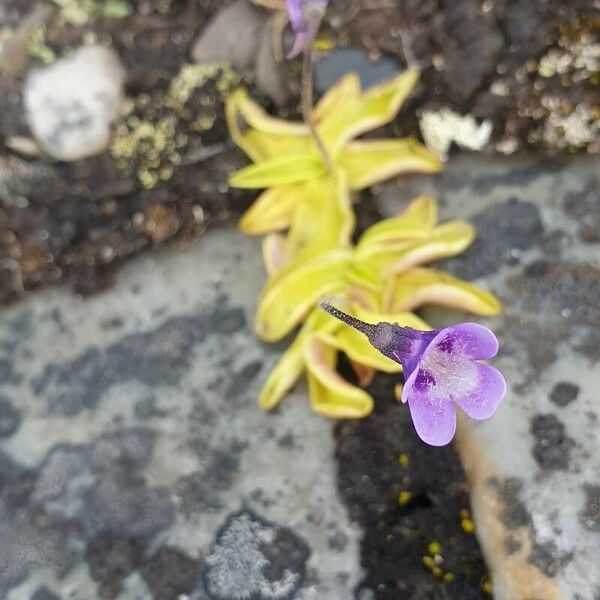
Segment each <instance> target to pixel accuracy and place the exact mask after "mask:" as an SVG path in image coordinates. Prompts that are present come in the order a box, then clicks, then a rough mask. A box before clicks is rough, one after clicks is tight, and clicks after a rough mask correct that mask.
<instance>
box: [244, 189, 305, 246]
mask: <svg viewBox="0 0 600 600" xmlns="http://www.w3.org/2000/svg"><path fill="white" fill-rule="evenodd" d="M303 192H304V190H303V184H290V185H280V186H277V187H272V188H269V189H268V190H265V191H264V192H263V193H262V194H261V195H260V196H259V197H258V198H257V199H256V201H255V202H254V204H253V205H252V206H251V207H250V208H249V209H248V210H247V211H246V212H245V213H244V214H243V215H242V218H241V219H240V229H241V230H242V231H243V232H244V233H245V234H246V235H264V234H266V233H270V232H273V231H281V230H282V229H287V228H288V227H289V226H290V223H291V222H292V217H293V214H294V208H295V207H296V206H297V203H298V201H299V199H301V198H302V197H303Z"/></svg>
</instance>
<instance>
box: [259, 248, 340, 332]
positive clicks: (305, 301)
mask: <svg viewBox="0 0 600 600" xmlns="http://www.w3.org/2000/svg"><path fill="white" fill-rule="evenodd" d="M350 260H351V253H350V252H349V251H343V250H335V251H332V252H329V253H327V254H321V255H317V256H311V257H310V258H307V259H306V260H302V261H299V260H296V261H292V262H290V263H289V264H287V265H286V266H284V267H283V268H281V269H279V270H278V271H277V272H276V273H275V274H274V275H273V277H272V278H271V280H270V281H269V282H268V283H267V285H266V286H265V288H264V289H263V291H262V293H261V297H260V300H259V305H258V310H257V312H256V317H255V330H256V333H257V335H258V336H259V337H260V338H261V339H263V340H265V341H268V342H275V341H277V340H280V339H281V338H283V337H284V336H285V335H287V334H288V333H289V332H290V331H291V330H292V329H293V328H294V327H295V326H296V325H298V323H299V322H300V321H301V320H302V319H303V317H304V316H305V315H306V314H307V313H308V311H309V310H310V309H311V308H312V307H313V306H314V305H315V304H316V302H317V301H318V300H319V298H321V296H324V295H325V294H329V293H331V292H333V291H334V290H336V289H339V288H340V287H342V286H343V285H344V284H345V282H346V272H347V269H348V265H349V263H350Z"/></svg>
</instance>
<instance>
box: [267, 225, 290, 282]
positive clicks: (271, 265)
mask: <svg viewBox="0 0 600 600" xmlns="http://www.w3.org/2000/svg"><path fill="white" fill-rule="evenodd" d="M262 256H263V262H264V264H265V269H266V270H267V273H268V274H269V275H270V276H271V275H274V274H275V273H276V272H277V271H279V269H281V268H282V267H284V266H285V265H286V264H287V263H288V262H289V256H288V253H287V247H286V243H285V237H284V236H283V235H281V234H280V233H270V234H268V235H266V236H265V237H264V239H263V243H262Z"/></svg>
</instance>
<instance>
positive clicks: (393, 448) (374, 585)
mask: <svg viewBox="0 0 600 600" xmlns="http://www.w3.org/2000/svg"><path fill="white" fill-rule="evenodd" d="M397 381H398V380H397V378H394V377H390V376H384V375H378V376H377V377H376V379H375V381H374V383H373V385H372V386H371V388H370V389H369V392H370V393H371V394H373V396H374V398H375V411H374V412H373V414H371V415H370V416H369V417H367V418H366V419H363V420H360V421H348V422H341V423H340V424H339V425H338V426H337V432H336V433H337V452H336V457H337V460H338V465H339V474H338V486H339V492H340V494H341V496H342V498H343V500H344V502H345V504H346V506H347V508H348V511H349V514H350V517H351V518H352V519H354V520H355V521H357V522H358V523H359V524H360V526H361V528H362V529H363V535H364V537H363V540H362V544H361V560H362V566H363V568H364V569H365V571H366V576H365V578H364V581H363V582H362V584H361V586H360V589H359V590H358V591H357V592H358V593H357V597H358V598H363V597H364V598H369V597H370V596H369V595H367V594H365V595H364V596H363V595H361V593H364V592H361V590H371V591H372V592H373V594H374V597H375V598H377V599H378V600H405V599H406V600H435V599H440V600H442V599H456V600H471V599H481V598H485V597H489V595H488V594H489V592H490V590H491V588H490V583H489V579H488V577H487V570H486V566H485V563H484V561H483V558H482V556H481V551H480V549H479V545H478V543H477V540H476V538H475V536H474V534H473V532H472V530H471V524H472V521H470V514H469V496H468V488H467V483H466V481H465V475H464V472H463V470H462V467H461V464H460V460H459V458H458V455H457V454H456V452H455V451H454V450H453V448H452V446H447V447H444V448H432V447H430V446H427V445H426V444H424V443H423V442H421V441H420V440H419V438H418V437H417V435H416V433H415V431H414V428H413V426H412V423H411V420H410V416H409V412H408V407H406V406H401V407H399V406H397V404H396V402H395V401H394V390H393V388H394V384H395V383H397ZM436 545H437V547H436Z"/></svg>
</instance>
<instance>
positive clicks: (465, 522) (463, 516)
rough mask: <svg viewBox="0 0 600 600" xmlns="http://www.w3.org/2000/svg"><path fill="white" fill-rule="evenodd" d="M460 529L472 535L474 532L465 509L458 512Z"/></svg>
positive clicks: (469, 516)
mask: <svg viewBox="0 0 600 600" xmlns="http://www.w3.org/2000/svg"><path fill="white" fill-rule="evenodd" d="M460 527H461V529H462V530H463V531H464V532H465V533H474V531H475V523H474V522H473V519H472V518H471V513H470V512H469V511H468V510H467V509H466V508H465V509H463V510H461V511H460Z"/></svg>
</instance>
